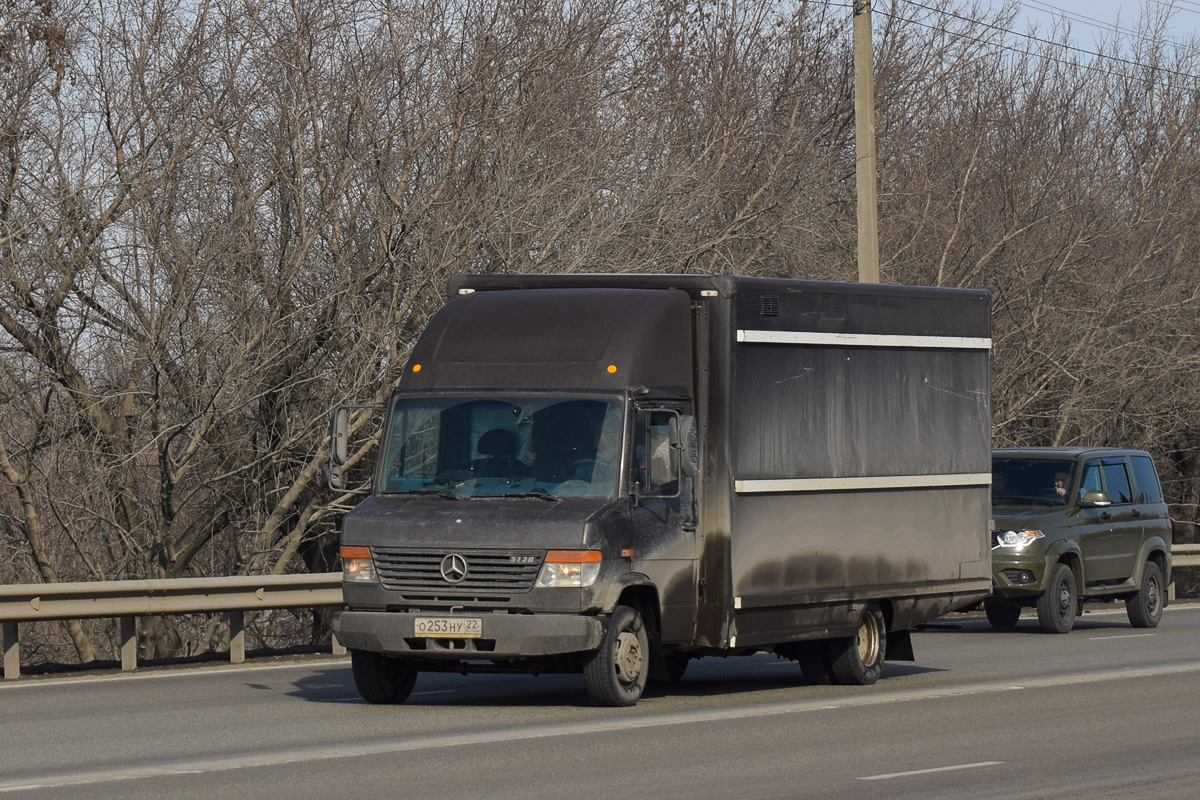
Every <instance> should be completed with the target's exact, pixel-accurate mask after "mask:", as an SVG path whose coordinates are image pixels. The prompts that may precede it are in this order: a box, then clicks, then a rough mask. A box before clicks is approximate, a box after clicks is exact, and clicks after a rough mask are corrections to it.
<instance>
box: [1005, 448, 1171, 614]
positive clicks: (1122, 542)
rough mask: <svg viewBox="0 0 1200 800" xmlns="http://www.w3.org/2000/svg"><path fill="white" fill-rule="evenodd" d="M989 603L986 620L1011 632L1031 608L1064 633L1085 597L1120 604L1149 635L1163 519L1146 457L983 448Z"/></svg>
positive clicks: (1167, 544)
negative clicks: (988, 474)
mask: <svg viewBox="0 0 1200 800" xmlns="http://www.w3.org/2000/svg"><path fill="white" fill-rule="evenodd" d="M992 518H993V521H994V523H995V531H994V533H993V537H992V597H991V598H989V599H988V600H987V601H985V602H984V610H985V611H986V612H987V618H988V622H990V623H991V624H992V625H993V626H994V627H997V628H1012V627H1014V626H1015V625H1016V624H1017V620H1018V619H1019V618H1020V616H1021V609H1022V608H1024V607H1026V606H1032V607H1035V608H1036V609H1037V616H1038V623H1039V624H1040V625H1041V627H1042V630H1044V631H1047V632H1049V633H1067V632H1068V631H1070V630H1071V628H1072V627H1073V626H1074V624H1075V617H1076V615H1077V614H1078V613H1079V611H1080V610H1081V608H1082V605H1083V601H1084V600H1116V599H1122V600H1124V601H1125V608H1126V611H1127V612H1128V613H1129V621H1130V623H1132V624H1133V626H1134V627H1137V628H1153V627H1155V626H1156V625H1158V621H1159V620H1160V619H1161V618H1162V612H1163V607H1164V606H1165V605H1166V601H1167V595H1166V587H1167V585H1168V584H1169V583H1170V580H1171V519H1170V517H1168V516H1167V504H1166V503H1165V502H1164V501H1163V496H1162V489H1161V488H1160V487H1159V483H1158V476H1157V475H1156V474H1155V471H1154V462H1152V461H1151V460H1150V455H1149V453H1145V452H1143V451H1141V450H1124V449H1116V448H1078V447H1039V448H1027V449H1020V450H1016V449H1014V450H993V451H992Z"/></svg>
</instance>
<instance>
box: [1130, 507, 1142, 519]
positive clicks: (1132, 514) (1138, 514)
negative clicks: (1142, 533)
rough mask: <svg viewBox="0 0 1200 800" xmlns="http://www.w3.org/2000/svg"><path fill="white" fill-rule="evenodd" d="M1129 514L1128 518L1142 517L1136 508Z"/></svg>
mask: <svg viewBox="0 0 1200 800" xmlns="http://www.w3.org/2000/svg"><path fill="white" fill-rule="evenodd" d="M1129 514H1130V516H1133V517H1140V516H1141V515H1142V512H1141V511H1139V510H1137V509H1136V508H1134V509H1131V510H1130V512H1129Z"/></svg>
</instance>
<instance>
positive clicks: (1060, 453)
mask: <svg viewBox="0 0 1200 800" xmlns="http://www.w3.org/2000/svg"><path fill="white" fill-rule="evenodd" d="M992 456H993V457H995V456H1005V457H1015V458H1063V459H1067V458H1080V457H1081V456H1096V457H1101V456H1146V457H1147V458H1149V457H1150V454H1149V453H1147V452H1146V451H1145V450H1131V449H1129V448H1128V447H1001V448H997V449H995V450H993V451H992Z"/></svg>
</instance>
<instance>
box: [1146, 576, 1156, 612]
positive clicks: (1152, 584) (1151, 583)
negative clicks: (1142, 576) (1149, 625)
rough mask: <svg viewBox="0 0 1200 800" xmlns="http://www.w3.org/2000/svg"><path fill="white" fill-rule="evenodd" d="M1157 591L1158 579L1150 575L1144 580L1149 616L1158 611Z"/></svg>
mask: <svg viewBox="0 0 1200 800" xmlns="http://www.w3.org/2000/svg"><path fill="white" fill-rule="evenodd" d="M1158 603H1159V593H1158V581H1157V580H1155V579H1154V577H1153V576H1151V577H1150V578H1149V579H1147V580H1146V610H1147V611H1149V612H1150V614H1151V616H1153V615H1154V614H1156V613H1158Z"/></svg>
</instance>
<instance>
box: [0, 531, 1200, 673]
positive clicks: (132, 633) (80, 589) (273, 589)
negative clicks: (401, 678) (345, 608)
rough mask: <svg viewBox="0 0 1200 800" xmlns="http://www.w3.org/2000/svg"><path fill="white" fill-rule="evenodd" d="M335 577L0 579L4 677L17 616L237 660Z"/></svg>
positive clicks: (330, 598)
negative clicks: (189, 646)
mask: <svg viewBox="0 0 1200 800" xmlns="http://www.w3.org/2000/svg"><path fill="white" fill-rule="evenodd" d="M1171 556H1172V561H1173V563H1174V566H1176V567H1200V544H1176V545H1172V547H1171ZM341 581H342V574H341V573H340V572H329V573H320V574H315V575H312V574H306V575H261V576H234V577H230V578H174V579H166V580H141V581H96V582H87V583H26V584H18V585H15V586H0V624H2V625H3V628H4V638H3V645H4V678H5V679H6V680H13V679H15V678H17V677H19V676H20V674H21V659H20V642H19V638H18V629H17V624H18V623H21V622H38V621H48V620H49V621H53V620H64V619H88V618H105V617H108V618H112V617H117V618H120V620H121V669H125V670H130V669H134V668H136V667H137V624H136V622H137V617H144V616H151V615H159V614H198V613H220V612H225V613H226V614H227V616H228V619H229V660H230V661H231V662H232V663H234V664H240V663H242V662H243V661H245V660H246V633H245V629H244V625H243V614H244V613H245V612H247V611H258V610H267V609H276V608H319V607H323V606H340V605H341V604H342V583H341ZM1174 594H1175V586H1174V584H1172V585H1171V596H1172V597H1174ZM333 651H334V653H337V654H341V653H344V652H345V648H343V647H342V646H341V645H339V644H338V643H337V640H336V639H335V640H334V643H333Z"/></svg>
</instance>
